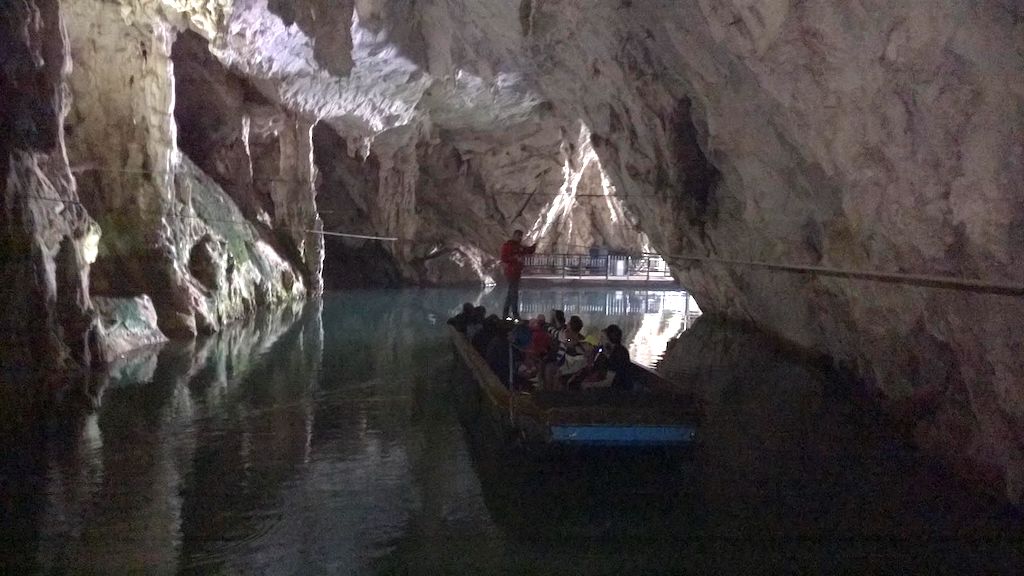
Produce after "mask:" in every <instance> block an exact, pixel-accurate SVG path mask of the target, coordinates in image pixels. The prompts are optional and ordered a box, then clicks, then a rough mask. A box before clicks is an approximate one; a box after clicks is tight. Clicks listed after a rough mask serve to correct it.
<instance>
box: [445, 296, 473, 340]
mask: <svg viewBox="0 0 1024 576" xmlns="http://www.w3.org/2000/svg"><path fill="white" fill-rule="evenodd" d="M472 319H473V305H472V304H470V303H469V302H466V303H465V304H463V305H462V312H459V313H458V314H456V315H455V316H452V317H451V318H449V319H448V324H450V325H452V326H454V327H455V329H456V330H458V331H459V332H462V333H463V334H465V333H466V328H467V327H468V326H469V323H470V322H471V321H472Z"/></svg>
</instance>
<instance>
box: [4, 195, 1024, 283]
mask: <svg viewBox="0 0 1024 576" xmlns="http://www.w3.org/2000/svg"><path fill="white" fill-rule="evenodd" d="M19 197H21V198H33V199H36V200H41V201H47V202H58V203H61V204H69V205H77V206H80V207H82V208H83V209H85V204H84V203H82V202H80V201H75V200H64V199H61V198H49V197H45V196H38V195H33V194H21V195H20V196H19ZM139 212H140V213H143V214H151V215H154V216H159V217H171V218H179V219H194V220H199V221H201V222H217V223H226V224H234V225H238V226H252V225H253V224H252V223H251V222H249V221H239V220H226V219H217V218H205V217H202V216H198V215H195V216H191V215H184V214H175V213H173V212H164V211H153V210H145V209H140V210H139ZM275 229H276V230H287V231H292V232H301V233H305V234H319V235H322V236H336V237H341V238H352V239H357V240H371V241H380V242H395V243H410V244H430V245H437V244H438V242H436V241H429V240H416V239H414V238H400V237H396V236H378V235H372V234H356V233H347V232H338V231H331V230H313V229H308V228H294V227H277V228H275ZM577 247H580V246H578V245H577ZM661 256H662V257H663V258H664V259H665V260H684V261H690V262H700V263H707V264H719V265H725V266H733V267H745V268H762V269H766V270H772V271H777V272H790V273H800V274H811V275H820V276H835V277H842V278H851V279H856V280H869V281H876V282H885V283H892V284H911V285H918V286H924V287H933V288H947V289H954V290H962V291H968V292H979V293H987V294H998V295H1007V296H1022V295H1024V285H1021V284H1009V283H1005V282H993V281H989V280H984V279H979V278H962V277H956V276H947V275H940V274H911V273H905V272H883V271H877V270H855V269H850V268H836V267H829V266H817V265H806V264H788V263H774V262H761V261H756V260H739V259H732V258H716V257H711V256H698V255H694V254H662V255H661Z"/></svg>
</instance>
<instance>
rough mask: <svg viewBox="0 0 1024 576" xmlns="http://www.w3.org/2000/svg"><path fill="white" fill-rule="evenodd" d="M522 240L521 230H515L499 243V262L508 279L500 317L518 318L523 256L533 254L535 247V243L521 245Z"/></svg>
mask: <svg viewBox="0 0 1024 576" xmlns="http://www.w3.org/2000/svg"><path fill="white" fill-rule="evenodd" d="M522 242H523V231H522V230H516V231H515V232H513V233H512V239H511V240H508V241H506V242H505V243H504V244H502V245H501V264H502V266H504V268H505V278H506V279H507V280H508V294H507V295H506V296H505V307H504V308H502V312H501V317H502V318H515V319H517V320H518V319H519V278H521V277H522V275H523V256H525V255H526V254H533V252H534V250H536V249H537V246H536V245H533V246H523V244H522ZM510 313H511V316H509V314H510Z"/></svg>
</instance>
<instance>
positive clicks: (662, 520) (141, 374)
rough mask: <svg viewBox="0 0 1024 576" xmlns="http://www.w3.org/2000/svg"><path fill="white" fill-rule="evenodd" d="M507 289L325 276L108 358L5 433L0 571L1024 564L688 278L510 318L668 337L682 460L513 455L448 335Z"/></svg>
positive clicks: (573, 297) (1014, 521)
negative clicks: (684, 404) (247, 317)
mask: <svg viewBox="0 0 1024 576" xmlns="http://www.w3.org/2000/svg"><path fill="white" fill-rule="evenodd" d="M501 296H502V295H501V294H496V293H494V292H492V293H479V292H477V291H468V290H455V289H446V290H408V291H365V292H360V291H353V292H346V293H334V294H328V295H326V296H325V297H324V298H323V301H322V302H317V303H313V304H309V305H307V306H305V307H294V308H284V309H281V310H278V311H275V312H274V313H271V314H264V315H263V316H261V317H259V318H256V319H253V320H251V321H248V322H244V323H239V324H237V325H234V326H232V327H230V328H229V329H227V330H225V331H224V332H222V333H220V334H217V335H215V336H213V337H211V338H209V339H206V340H204V341H201V342H197V343H194V344H188V345H184V344H178V343H172V344H168V345H165V346H164V347H163V348H161V349H160V350H158V351H151V352H149V353H142V354H138V355H135V356H133V357H131V358H129V359H126V360H125V361H124V362H121V363H119V364H117V365H115V366H112V367H111V369H110V371H109V373H107V374H104V375H103V376H102V377H100V378H98V379H97V382H95V383H94V384H93V387H94V390H93V395H94V400H93V402H94V403H95V405H96V408H95V409H86V408H82V407H80V408H71V407H69V408H67V409H66V410H64V411H63V412H62V413H61V417H59V418H58V417H53V418H51V419H50V420H51V421H50V422H49V423H48V424H47V425H46V426H45V427H43V428H42V429H41V430H40V431H39V433H38V434H36V435H35V438H34V439H33V440H31V441H26V442H22V443H18V444H16V445H14V446H5V448H4V450H5V452H6V454H5V455H4V459H3V464H2V467H0V481H2V485H0V497H2V499H0V506H2V511H3V518H2V519H0V537H2V538H0V568H7V569H10V570H11V571H17V572H19V573H33V572H37V573H108V574H109V573H129V572H131V573H135V572H145V573H186V574H187V573H196V574H198V573H204V574H205V573H218V574H219V573H224V574H237V573H269V574H307V573H309V574H312V573H340V574H349V573H422V574H439V573H469V574H492V573H561V574H566V573H574V574H598V573H600V574H610V573H665V572H668V573H678V572H693V571H704V570H709V569H710V570H715V571H719V572H725V573H734V572H748V573H749V572H751V571H756V572H762V571H766V570H770V569H784V568H786V569H793V568H797V569H803V570H809V571H814V572H835V571H849V570H854V571H858V572H863V571H867V572H878V571H884V572H899V571H902V570H905V569H912V570H928V571H940V572H946V571H950V572H961V571H968V572H973V571H1004V570H1005V571H1012V570H1013V569H1014V567H1019V566H1021V565H1024V558H1022V557H1021V550H1020V535H1021V534H1022V533H1024V531H1022V529H1024V523H1022V522H1021V519H1020V516H1019V514H1018V513H1016V512H1014V511H1011V510H1008V509H1006V508H1004V507H1002V506H1000V505H998V504H997V503H994V502H989V501H987V500H986V499H984V498H982V497H980V496H977V495H972V494H969V493H967V492H965V491H964V490H963V489H962V488H961V487H960V486H959V485H958V484H957V483H955V482H954V481H953V480H951V479H949V477H948V476H946V475H945V474H943V473H942V472H940V471H939V470H937V469H936V467H934V466H931V465H929V464H928V463H927V462H925V461H923V460H922V459H921V458H920V457H919V456H918V455H917V454H916V453H915V452H914V451H913V450H912V449H910V448H908V447H907V446H906V445H905V443H904V442H902V441H901V440H899V439H898V438H899V437H900V436H899V435H898V434H896V433H895V431H893V430H890V429H889V427H888V425H887V424H886V421H885V419H884V418H882V417H880V416H878V415H877V414H874V413H872V412H870V411H868V410H866V409H864V408H858V407H857V404H855V403H853V402H852V401H850V400H849V399H848V398H847V396H846V395H844V394H843V393H842V392H841V388H842V383H841V382H840V381H839V380H838V379H837V378H838V377H834V376H833V375H830V374H829V373H827V372H824V371H822V370H820V369H819V368H816V367H814V366H812V365H808V364H806V363H804V362H803V361H801V360H799V359H797V358H794V357H791V356H789V355H787V354H786V353H784V352H782V351H777V350H775V349H773V348H772V344H770V343H767V342H766V341H765V340H764V339H763V338H762V337H760V336H758V335H755V334H749V333H744V332H743V331H742V330H740V329H737V328H732V327H725V326H720V325H717V324H715V323H714V322H713V321H711V320H710V319H699V314H700V313H699V309H698V308H697V306H696V303H695V302H693V300H692V299H690V298H689V297H688V296H687V295H686V294H685V293H682V292H661V291H653V292H648V291H642V290H639V291H638V290H614V289H603V288H592V289H586V290H572V289H544V290H539V289H526V290H524V293H523V297H522V301H523V308H524V314H523V315H524V316H527V315H531V316H532V315H535V314H537V313H539V312H547V311H548V310H550V309H551V308H562V309H565V310H566V314H567V315H571V314H578V315H580V316H581V317H583V319H584V322H585V323H586V324H587V325H588V326H592V327H594V328H597V327H603V326H604V325H606V324H608V323H611V322H615V323H618V324H620V325H621V326H622V327H623V328H624V331H625V332H626V340H627V341H629V342H630V351H631V354H632V356H633V357H634V358H635V359H636V360H637V361H639V362H641V363H643V364H646V365H648V366H653V365H655V364H656V363H657V362H658V360H659V359H660V358H661V357H662V355H663V354H665V348H666V345H667V344H668V341H669V339H671V338H673V337H674V336H677V335H679V334H682V337H681V338H680V340H679V342H677V343H676V344H675V346H678V347H679V348H677V349H673V351H672V352H671V356H672V359H671V361H668V360H666V365H665V367H664V369H665V370H666V371H667V372H669V373H670V374H672V375H673V376H675V377H676V378H679V379H680V380H683V381H686V382H688V383H689V385H691V386H694V387H697V388H699V389H700V390H701V391H702V396H703V397H704V398H705V401H706V410H707V423H706V427H705V429H704V431H703V433H702V440H703V443H702V444H701V446H700V447H699V448H698V449H697V450H695V452H694V453H693V454H690V455H687V456H685V457H682V458H679V457H677V456H673V458H671V459H665V460H666V461H657V462H653V463H652V461H651V459H650V458H644V459H633V458H627V457H621V455H608V454H602V455H599V456H595V457H594V458H600V460H601V461H600V462H597V463H595V462H594V461H592V460H590V457H589V456H587V455H572V456H571V458H570V457H567V459H566V460H565V461H560V462H551V461H546V462H544V463H542V464H536V463H523V462H520V461H518V460H517V459H516V458H514V457H512V456H508V455H507V454H505V452H504V451H503V449H502V448H501V447H500V446H497V445H495V443H493V442H492V440H493V439H490V438H488V437H486V435H484V434H481V433H479V431H478V430H476V429H475V427H474V422H475V420H474V418H475V416H474V414H473V413H472V410H473V408H472V402H471V401H467V399H466V398H467V397H466V393H467V388H468V386H467V382H466V379H465V376H466V375H465V373H464V371H463V370H462V367H461V365H460V364H459V363H458V362H457V361H456V359H455V357H454V355H453V353H452V350H451V347H450V344H449V342H448V341H447V335H446V331H445V329H444V322H445V319H446V318H447V317H448V315H450V314H451V313H452V312H453V311H455V310H457V309H458V307H459V306H460V304H461V303H462V302H464V301H467V300H468V301H471V302H473V303H476V304H483V305H485V306H487V308H488V309H489V310H493V309H495V308H497V307H498V305H499V304H500V299H501ZM78 403H79V404H81V402H78ZM506 456H508V457H506ZM618 457H621V458H622V459H621V460H614V458H618ZM610 459H611V460H610ZM654 460H657V458H654ZM609 462H611V465H609ZM534 467H536V468H534ZM531 471H532V472H534V473H531ZM567 484H569V485H567Z"/></svg>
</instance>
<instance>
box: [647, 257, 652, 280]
mask: <svg viewBox="0 0 1024 576" xmlns="http://www.w3.org/2000/svg"><path fill="white" fill-rule="evenodd" d="M647 281H648V282H650V281H651V255H650V254H648V255H647Z"/></svg>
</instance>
